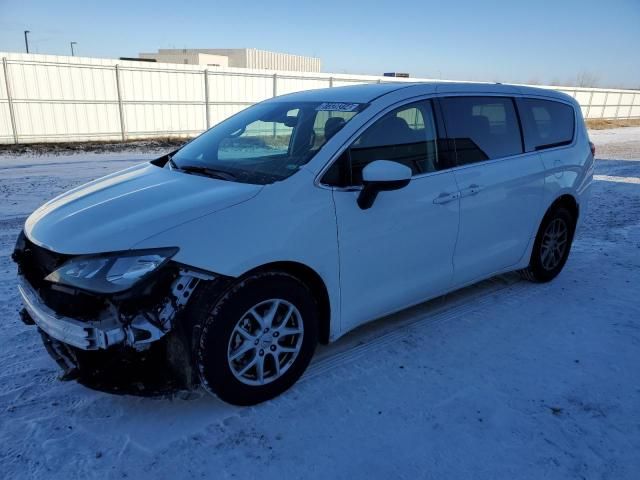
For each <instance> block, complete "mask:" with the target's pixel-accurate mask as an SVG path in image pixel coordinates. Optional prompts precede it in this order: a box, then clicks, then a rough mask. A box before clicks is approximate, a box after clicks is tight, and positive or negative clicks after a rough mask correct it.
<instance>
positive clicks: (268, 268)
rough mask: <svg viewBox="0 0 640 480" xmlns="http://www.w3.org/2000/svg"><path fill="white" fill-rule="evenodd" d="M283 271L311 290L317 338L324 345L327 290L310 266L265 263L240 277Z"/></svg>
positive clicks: (327, 320) (328, 309)
mask: <svg viewBox="0 0 640 480" xmlns="http://www.w3.org/2000/svg"><path fill="white" fill-rule="evenodd" d="M274 271H275V272H283V273H288V274H289V275H292V276H294V277H296V278H297V279H298V280H300V281H301V282H302V283H304V284H305V285H306V286H307V288H309V290H310V291H311V294H312V295H313V296H314V298H315V299H316V301H317V302H318V308H319V319H320V325H318V334H319V336H318V340H319V341H320V343H322V344H324V345H326V344H327V343H329V337H330V334H331V304H330V301H329V292H328V290H327V286H326V284H325V282H324V280H322V277H321V276H320V275H319V274H318V273H317V272H316V271H315V270H314V269H312V268H311V267H309V266H308V265H305V264H304V263H299V262H293V261H278V262H271V263H266V264H264V265H260V266H259V267H256V268H253V269H251V270H249V271H248V272H246V273H244V274H243V275H242V277H246V276H248V275H252V274H255V273H259V272H274Z"/></svg>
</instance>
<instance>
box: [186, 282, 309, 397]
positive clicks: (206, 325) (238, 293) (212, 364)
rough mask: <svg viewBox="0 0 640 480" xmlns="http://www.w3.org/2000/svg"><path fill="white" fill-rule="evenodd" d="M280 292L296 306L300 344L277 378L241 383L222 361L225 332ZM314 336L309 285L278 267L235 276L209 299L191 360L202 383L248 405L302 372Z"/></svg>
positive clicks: (275, 391) (272, 394) (274, 393)
mask: <svg viewBox="0 0 640 480" xmlns="http://www.w3.org/2000/svg"><path fill="white" fill-rule="evenodd" d="M273 298H281V299H283V300H287V301H288V302H291V303H292V304H293V305H295V306H296V308H297V309H298V311H299V312H300V316H301V318H302V323H303V326H304V335H303V339H302V347H301V349H300V352H299V353H298V356H297V357H296V359H295V360H294V363H293V364H292V365H291V366H290V367H289V369H288V370H287V371H286V372H285V373H284V374H283V375H282V376H281V377H280V378H278V379H277V380H275V381H273V382H271V383H268V384H266V385H262V386H251V385H246V384H244V383H242V382H241V381H239V380H238V379H237V378H236V377H235V376H234V375H233V373H232V372H231V369H230V367H229V364H228V361H227V348H228V343H229V338H230V336H231V334H232V332H233V329H234V328H235V325H236V323H237V322H238V321H239V320H240V318H241V316H242V315H244V314H245V313H246V312H247V311H248V310H249V309H250V308H252V307H253V306H255V305H256V304H258V303H260V302H263V301H265V300H270V299H273ZM317 341H318V308H317V305H316V302H315V300H314V298H313V296H312V294H311V292H310V291H309V289H308V288H307V287H306V286H305V285H304V284H303V283H302V282H300V281H299V280H298V279H297V278H295V277H293V276H291V275H289V274H286V273H279V272H267V273H260V274H256V275H253V276H249V277H247V278H244V279H241V280H240V281H239V282H238V283H237V284H236V285H235V286H234V287H233V288H231V289H230V290H229V291H228V292H227V293H226V294H225V295H223V296H222V298H221V299H220V300H219V301H218V302H217V303H216V304H215V306H214V307H213V309H212V310H211V311H210V312H208V315H207V318H206V319H204V321H203V322H202V331H201V334H200V340H199V342H198V345H197V347H196V352H195V354H196V355H195V361H196V367H197V369H198V372H199V376H200V381H201V383H202V385H203V386H204V387H205V388H206V389H207V390H209V391H210V392H211V393H214V394H215V395H217V396H218V397H220V398H221V399H222V400H224V401H226V402H228V403H232V404H235V405H254V404H257V403H260V402H263V401H265V400H269V399H271V398H273V397H275V396H277V395H279V394H280V393H282V392H284V391H285V390H287V389H288V388H289V387H290V386H291V385H293V384H294V383H295V382H296V381H297V380H298V378H300V376H301V375H302V374H303V373H304V371H305V370H306V368H307V366H308V365H309V362H310V361H311V357H312V356H313V353H314V351H315V347H316V344H317Z"/></svg>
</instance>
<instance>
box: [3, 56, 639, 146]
mask: <svg viewBox="0 0 640 480" xmlns="http://www.w3.org/2000/svg"><path fill="white" fill-rule="evenodd" d="M0 57H2V60H3V65H2V69H0V143H28V142H56V141H82V140H127V139H135V138H149V137H163V136H179V137H190V136H194V135H197V134H199V133H200V132H202V131H203V130H205V129H206V128H208V127H210V126H212V125H215V124H216V123H218V122H220V121H222V120H224V119H225V118H228V117H229V116H231V115H233V114H235V113H237V112H238V111H240V110H242V109H244V108H246V107H247V106H249V105H252V104H254V103H257V102H260V101H262V100H265V99H268V98H271V97H273V96H274V95H283V94H286V93H291V92H297V91H301V90H309V89H316V88H327V87H341V86H346V85H357V84H364V83H386V82H415V81H434V80H432V79H413V78H412V79H404V78H391V77H376V76H370V75H348V74H323V73H302V72H285V71H270V70H257V69H253V70H250V69H239V68H227V67H205V66H199V65H180V64H161V63H151V64H149V63H141V62H133V61H118V60H113V59H98V58H79V57H62V56H53V55H33V54H14V53H0ZM5 71H6V72H7V74H8V75H5ZM542 88H549V89H554V90H559V91H562V92H565V93H566V94H567V95H570V96H572V97H573V98H575V99H576V100H577V101H578V103H579V104H580V106H581V108H582V113H583V115H584V116H585V117H586V118H640V91H638V90H619V89H601V88H580V87H561V86H545V87H542ZM7 89H9V92H10V96H8V95H7Z"/></svg>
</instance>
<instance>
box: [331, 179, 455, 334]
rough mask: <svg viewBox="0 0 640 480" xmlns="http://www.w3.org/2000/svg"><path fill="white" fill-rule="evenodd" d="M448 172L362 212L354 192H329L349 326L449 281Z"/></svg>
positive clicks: (383, 195) (451, 214)
mask: <svg viewBox="0 0 640 480" xmlns="http://www.w3.org/2000/svg"><path fill="white" fill-rule="evenodd" d="M455 191H456V183H455V179H454V176H453V173H452V172H450V171H444V172H439V173H435V174H432V175H425V176H422V177H418V178H414V179H413V180H412V181H411V182H410V183H409V185H408V186H407V187H405V188H403V189H401V190H397V191H391V192H380V193H379V194H378V198H377V199H376V201H375V203H374V205H373V207H371V208H370V209H368V210H361V209H360V208H359V207H358V205H357V203H356V198H357V196H358V194H359V192H349V191H339V190H336V191H335V192H334V194H333V197H334V200H335V205H336V217H337V219H338V243H339V245H340V275H341V287H342V315H343V328H345V329H347V330H349V329H351V328H354V327H356V326H358V325H360V324H362V323H364V322H366V321H367V320H369V319H371V318H377V317H380V316H383V315H385V314H387V313H391V312H394V311H397V310H400V309H402V308H403V307H406V306H407V305H414V304H416V303H419V302H421V301H423V300H424V299H425V298H426V297H434V296H437V295H439V294H441V293H443V292H444V291H446V290H447V289H448V288H450V287H451V282H452V275H453V265H452V256H453V251H454V247H455V243H456V235H457V233H458V217H459V203H458V200H453V201H451V202H449V203H446V204H434V203H433V201H434V200H435V199H436V198H437V197H438V196H439V194H440V193H445V192H455Z"/></svg>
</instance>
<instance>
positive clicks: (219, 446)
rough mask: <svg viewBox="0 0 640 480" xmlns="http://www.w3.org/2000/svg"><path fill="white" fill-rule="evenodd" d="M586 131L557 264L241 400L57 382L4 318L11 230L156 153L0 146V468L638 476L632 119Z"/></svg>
mask: <svg viewBox="0 0 640 480" xmlns="http://www.w3.org/2000/svg"><path fill="white" fill-rule="evenodd" d="M591 138H592V140H593V141H594V142H595V143H596V145H597V148H598V154H597V157H598V158H599V159H600V160H599V161H598V162H597V172H596V173H597V175H598V177H596V178H597V181H596V182H595V186H594V189H593V199H592V204H591V207H590V208H591V210H590V212H589V214H588V218H587V219H586V222H585V225H584V226H583V228H582V229H581V231H579V233H578V234H577V237H576V240H575V244H574V248H573V252H572V255H571V257H570V259H569V261H568V263H567V265H566V267H565V270H564V271H563V273H562V274H561V275H560V276H559V277H558V278H557V279H556V280H555V281H553V282H552V283H550V284H545V285H533V284H530V283H526V282H524V281H520V280H519V279H518V277H517V276H515V275H506V276H502V277H498V278H495V279H492V280H490V281H487V282H483V283H481V284H479V285H476V286H473V287H470V288H467V289H465V290H463V291H461V292H457V293H455V294H452V295H449V296H447V297H446V298H441V299H437V300H435V301H432V302H429V303H427V304H424V305H421V306H419V307H416V308H413V309H411V310H409V311H406V312H403V313H402V314H399V315H395V316H393V317H390V318H387V319H384V320H381V321H378V322H375V323H374V324H372V325H370V326H367V327H365V328H362V329H360V330H358V331H356V332H353V333H352V334H350V335H347V336H346V337H345V338H343V339H342V340H340V341H339V342H338V343H336V344H334V345H331V346H329V347H322V348H320V350H319V352H318V354H317V356H316V358H315V360H314V362H313V363H312V365H311V367H310V369H309V371H308V373H307V374H306V375H305V376H304V377H303V379H302V380H301V381H300V382H299V384H298V385H296V386H295V387H294V388H292V389H291V390H290V391H289V392H288V393H286V394H285V395H283V396H281V397H279V398H277V399H275V400H273V401H271V402H268V403H265V404H262V405H259V406H257V407H253V408H236V407H231V406H229V405H226V404H223V403H221V402H219V401H218V400H216V399H214V398H211V397H209V396H207V395H205V394H203V393H201V392H195V393H192V394H177V395H175V396H173V397H172V398H136V397H128V396H112V395H108V394H105V393H100V392H95V391H91V390H88V389H86V388H84V387H82V386H80V385H78V384H76V383H73V382H72V383H62V382H59V381H58V380H56V376H57V374H58V371H57V367H56V366H55V364H54V363H53V361H52V360H50V359H49V357H48V356H47V354H46V353H45V351H44V348H43V347H42V345H41V342H40V340H39V337H38V335H37V333H36V331H35V329H34V328H33V327H26V326H24V325H23V324H22V323H21V321H20V320H19V318H18V309H19V301H18V296H17V294H16V286H15V274H16V270H15V267H14V265H13V264H12V263H11V261H10V259H9V255H10V253H11V251H12V249H13V244H14V241H15V238H16V236H17V234H18V232H19V230H20V228H21V227H22V224H23V222H24V220H25V217H26V216H27V215H28V214H29V213H30V212H31V211H32V210H33V209H34V208H35V207H36V206H38V205H39V204H40V203H42V202H43V201H45V200H46V199H48V198H50V197H52V196H53V195H55V194H57V193H59V192H62V191H64V190H66V189H68V188H70V187H71V186H73V185H76V184H78V183H81V182H84V181H87V180H89V179H92V178H95V177H97V176H99V175H102V174H106V173H108V172H111V171H113V170H117V169H121V168H124V167H126V166H128V165H131V164H132V163H135V162H137V161H140V160H143V159H145V158H149V156H154V155H153V154H150V155H147V156H145V155H144V154H141V153H139V152H135V153H132V154H126V153H117V154H82V155H73V156H24V155H23V156H0V322H1V328H0V479H21V478H25V479H26V478H29V479H31V478H67V479H73V478H82V479H86V478H99V479H105V478H106V479H121V478H153V479H165V478H166V479H176V478H216V479H218V478H258V477H260V478H265V479H266V478H287V479H289V478H303V479H314V478H320V479H332V478H345V479H352V478H410V479H414V478H433V479H458V478H460V479H462V478H464V479H467V478H473V479H491V480H494V479H502V478H508V479H514V478H518V479H520V478H525V479H536V480H538V479H541V478H557V479H574V478H575V479H596V478H598V479H599V478H611V479H616V480H619V479H637V478H640V295H639V293H640V290H639V287H638V285H639V284H640V128H624V129H615V130H601V131H594V132H591ZM605 159H606V160H605Z"/></svg>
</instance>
